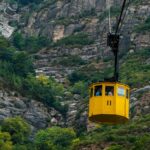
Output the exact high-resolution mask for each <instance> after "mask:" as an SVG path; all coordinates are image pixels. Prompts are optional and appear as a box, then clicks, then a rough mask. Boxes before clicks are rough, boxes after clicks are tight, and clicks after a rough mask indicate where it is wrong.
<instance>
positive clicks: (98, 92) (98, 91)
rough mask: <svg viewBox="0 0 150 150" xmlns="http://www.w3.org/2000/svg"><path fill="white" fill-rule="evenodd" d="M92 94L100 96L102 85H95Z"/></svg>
mask: <svg viewBox="0 0 150 150" xmlns="http://www.w3.org/2000/svg"><path fill="white" fill-rule="evenodd" d="M94 95H95V96H102V85H99V86H95V92H94Z"/></svg>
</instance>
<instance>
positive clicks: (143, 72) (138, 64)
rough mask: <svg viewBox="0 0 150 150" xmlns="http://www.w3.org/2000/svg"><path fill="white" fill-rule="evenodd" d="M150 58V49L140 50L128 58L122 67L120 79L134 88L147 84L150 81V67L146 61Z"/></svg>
mask: <svg viewBox="0 0 150 150" xmlns="http://www.w3.org/2000/svg"><path fill="white" fill-rule="evenodd" d="M149 56H150V48H147V49H142V50H138V51H137V52H135V53H134V54H130V55H128V56H127V58H126V61H125V62H124V63H123V64H122V65H121V67H120V68H121V70H120V79H121V81H122V82H124V83H126V84H129V85H130V86H132V87H135V86H136V87H137V86H141V85H143V84H147V82H149V80H150V76H149V74H150V65H149V64H148V63H146V60H147V59H148V58H149Z"/></svg>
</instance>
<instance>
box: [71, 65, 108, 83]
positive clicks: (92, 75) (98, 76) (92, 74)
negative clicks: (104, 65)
mask: <svg viewBox="0 0 150 150" xmlns="http://www.w3.org/2000/svg"><path fill="white" fill-rule="evenodd" d="M104 76H105V74H104V72H100V71H99V70H97V69H96V68H95V67H94V65H89V66H85V67H82V68H79V69H77V70H75V71H74V72H73V73H72V74H70V75H69V76H68V79H69V80H70V82H71V83H76V82H78V81H84V82H87V83H91V82H97V81H100V80H101V81H102V80H103V79H104ZM105 77H106V76H105Z"/></svg>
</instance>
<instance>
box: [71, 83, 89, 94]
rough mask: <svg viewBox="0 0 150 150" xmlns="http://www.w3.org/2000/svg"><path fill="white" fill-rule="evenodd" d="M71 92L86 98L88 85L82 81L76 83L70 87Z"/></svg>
mask: <svg viewBox="0 0 150 150" xmlns="http://www.w3.org/2000/svg"><path fill="white" fill-rule="evenodd" d="M72 92H73V93H74V94H80V95H82V96H83V97H86V96H87V95H88V85H87V84H86V83H85V82H83V81H79V82H76V83H75V84H74V86H73V87H72Z"/></svg>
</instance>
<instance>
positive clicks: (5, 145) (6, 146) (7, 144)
mask: <svg viewBox="0 0 150 150" xmlns="http://www.w3.org/2000/svg"><path fill="white" fill-rule="evenodd" d="M0 150H12V142H11V136H10V134H9V133H7V132H1V131H0Z"/></svg>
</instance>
